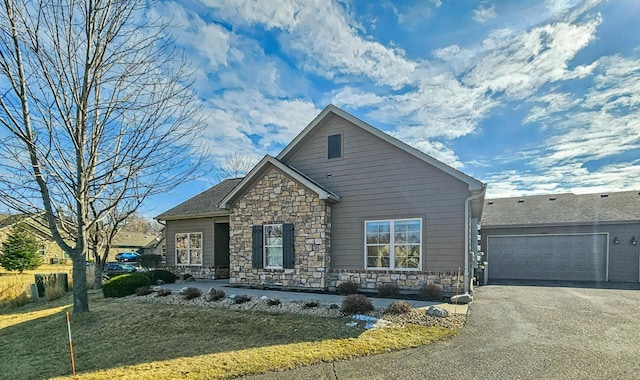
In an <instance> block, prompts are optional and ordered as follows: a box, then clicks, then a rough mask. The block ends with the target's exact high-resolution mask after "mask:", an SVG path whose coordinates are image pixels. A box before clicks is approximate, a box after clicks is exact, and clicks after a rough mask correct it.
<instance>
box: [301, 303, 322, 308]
mask: <svg viewBox="0 0 640 380" xmlns="http://www.w3.org/2000/svg"><path fill="white" fill-rule="evenodd" d="M319 305H320V304H319V303H317V302H316V301H307V302H305V303H304V305H302V308H303V309H313V308H314V307H318V306H319Z"/></svg>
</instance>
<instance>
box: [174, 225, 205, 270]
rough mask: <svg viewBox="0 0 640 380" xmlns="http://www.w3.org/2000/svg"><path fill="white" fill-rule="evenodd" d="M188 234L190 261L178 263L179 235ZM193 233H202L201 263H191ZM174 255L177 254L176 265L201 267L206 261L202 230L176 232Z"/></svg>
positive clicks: (188, 256)
mask: <svg viewBox="0 0 640 380" xmlns="http://www.w3.org/2000/svg"><path fill="white" fill-rule="evenodd" d="M184 234H186V235H187V252H188V255H187V258H188V259H189V263H180V264H178V235H184ZM191 235H200V245H201V247H200V248H199V249H200V258H201V260H200V261H201V263H200V264H192V263H191V247H190V244H191ZM194 249H197V248H194ZM174 256H175V263H176V266H180V267H186V266H191V267H201V266H202V265H203V263H204V240H203V236H202V232H176V233H175V235H174Z"/></svg>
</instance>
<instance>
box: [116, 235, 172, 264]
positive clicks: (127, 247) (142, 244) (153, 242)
mask: <svg viewBox="0 0 640 380" xmlns="http://www.w3.org/2000/svg"><path fill="white" fill-rule="evenodd" d="M161 242H163V237H162V236H161V235H154V234H148V233H144V232H137V231H126V230H120V231H118V232H117V233H116V236H114V238H113V240H112V241H111V248H110V250H109V257H108V258H107V261H114V260H115V256H116V255H117V254H118V253H120V252H138V253H141V254H142V253H155V254H159V255H161V254H162V245H161Z"/></svg>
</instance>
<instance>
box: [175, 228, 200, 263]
mask: <svg viewBox="0 0 640 380" xmlns="http://www.w3.org/2000/svg"><path fill="white" fill-rule="evenodd" d="M176 265H202V232H190V233H177V234H176Z"/></svg>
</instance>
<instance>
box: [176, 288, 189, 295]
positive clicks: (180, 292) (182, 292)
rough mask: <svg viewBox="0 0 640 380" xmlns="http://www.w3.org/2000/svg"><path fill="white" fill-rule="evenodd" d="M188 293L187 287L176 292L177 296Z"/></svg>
mask: <svg viewBox="0 0 640 380" xmlns="http://www.w3.org/2000/svg"><path fill="white" fill-rule="evenodd" d="M188 291H189V287H188V286H185V287H184V288H182V289H180V290H178V294H180V295H183V294H186V293H187V292H188Z"/></svg>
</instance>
